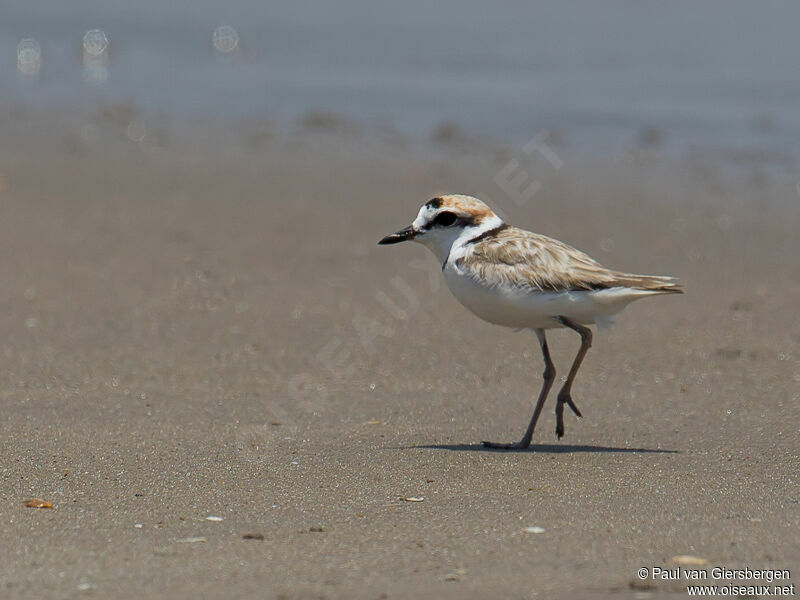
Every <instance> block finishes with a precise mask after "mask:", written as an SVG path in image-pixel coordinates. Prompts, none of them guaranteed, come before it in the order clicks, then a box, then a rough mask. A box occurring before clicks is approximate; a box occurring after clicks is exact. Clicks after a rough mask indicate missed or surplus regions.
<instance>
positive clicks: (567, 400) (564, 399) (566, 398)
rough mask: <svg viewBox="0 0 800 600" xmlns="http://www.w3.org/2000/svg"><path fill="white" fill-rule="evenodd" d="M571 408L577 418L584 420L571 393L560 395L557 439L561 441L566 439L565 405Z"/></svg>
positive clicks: (557, 415)
mask: <svg viewBox="0 0 800 600" xmlns="http://www.w3.org/2000/svg"><path fill="white" fill-rule="evenodd" d="M565 404H566V405H567V406H569V408H570V410H571V411H572V412H573V413H575V416H576V417H578V418H579V419H582V418H583V415H582V414H581V411H580V410H578V407H577V406H575V403H574V402H573V401H572V396H570V395H569V393H566V394H564V393H560V394H558V398H557V399H556V438H557V439H559V440H560V439H561V438H562V437H564V405H565Z"/></svg>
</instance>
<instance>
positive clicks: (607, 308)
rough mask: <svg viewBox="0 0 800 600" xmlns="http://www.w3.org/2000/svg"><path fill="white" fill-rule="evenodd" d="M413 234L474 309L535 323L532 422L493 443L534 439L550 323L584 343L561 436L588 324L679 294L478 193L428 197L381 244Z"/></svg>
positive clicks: (503, 320)
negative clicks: (531, 225)
mask: <svg viewBox="0 0 800 600" xmlns="http://www.w3.org/2000/svg"><path fill="white" fill-rule="evenodd" d="M407 240H413V241H415V242H419V243H420V244H423V245H424V246H427V247H428V248H430V249H431V250H432V251H433V253H434V254H435V255H436V257H437V258H438V259H439V261H440V262H441V263H442V273H443V274H444V280H445V282H446V283H447V287H448V288H449V289H450V291H451V292H452V293H453V295H454V296H455V297H456V298H457V299H458V301H459V302H461V304H463V305H464V306H465V307H467V308H468V309H469V310H470V311H472V312H473V313H474V314H475V315H477V316H478V317H480V318H481V319H483V320H484V321H488V322H489V323H494V324H496V325H503V326H505V327H512V328H514V329H532V330H533V331H534V333H535V334H536V336H537V337H538V338H539V345H540V346H541V349H542V355H543V356H544V367H545V368H544V374H543V375H542V377H543V378H544V383H543V384H542V389H541V391H540V392H539V398H538V400H537V402H536V408H535V409H534V411H533V417H532V418H531V421H530V424H529V425H528V429H527V430H526V431H525V435H524V436H523V437H522V439H521V440H520V441H519V442H516V443H512V444H501V443H496V442H483V445H484V446H487V447H489V448H502V449H516V448H527V447H528V446H530V443H531V438H532V437H533V430H534V428H535V427H536V421H538V420H539V415H540V414H541V412H542V408H543V407H544V403H545V400H546V399H547V394H548V393H549V392H550V388H551V386H552V385H553V381H554V380H555V377H556V370H555V367H554V366H553V361H552V360H551V359H550V351H549V349H548V347H547V338H546V337H545V330H547V329H553V328H555V327H568V328H569V329H572V330H574V331H576V332H578V334H580V336H581V347H580V349H579V350H578V354H577V355H576V356H575V360H574V361H573V362H572V367H571V368H570V370H569V374H568V375H567V380H566V382H565V383H564V386H563V387H562V388H561V391H559V393H558V398H557V400H556V436H557V437H558V438H559V439H561V437H563V435H564V405H565V404H566V405H567V406H569V407H570V409H571V410H572V412H574V413H575V415H576V416H578V417H581V416H582V415H581V412H580V410H578V407H577V406H576V405H575V403H574V402H573V401H572V396H571V391H572V382H573V381H574V380H575V375H577V373H578V369H579V368H580V366H581V362H583V358H584V356H586V352H587V351H588V350H589V348H590V347H591V345H592V330H591V329H589V328H588V327H587V325H598V326H599V327H603V326H607V325H611V324H612V323H613V317H614V315H615V314H616V313H618V312H619V311H621V310H622V309H623V308H625V307H626V306H627V305H628V304H629V303H631V302H633V301H634V300H638V299H639V298H645V297H647V296H654V295H660V294H682V293H683V290H681V288H680V285H679V284H678V283H677V282H676V280H675V279H674V278H673V277H659V276H655V275H632V274H630V273H621V272H619V271H612V270H611V269H607V268H605V267H603V266H602V265H600V263H598V262H597V261H595V260H594V259H592V258H590V257H589V256H587V255H586V254H584V253H583V252H581V251H579V250H576V249H575V248H573V247H571V246H568V245H567V244H565V243H563V242H559V241H558V240H555V239H553V238H549V237H546V236H544V235H539V234H537V233H531V232H530V231H525V230H524V229H519V228H517V227H512V226H511V225H508V224H507V223H504V222H503V220H502V219H501V218H500V217H498V216H497V215H496V214H494V213H493V212H492V210H491V209H490V208H489V207H488V206H487V205H486V204H484V203H483V202H481V201H480V200H478V199H477V198H473V197H471V196H462V195H458V194H451V195H447V196H440V197H438V198H434V199H433V200H430V201H428V202H426V203H425V204H424V205H423V206H422V208H420V210H419V214H418V215H417V218H416V219H415V220H414V222H413V223H412V224H411V225H410V226H409V227H406V228H405V229H401V230H400V231H398V232H396V233H392V234H391V235H387V236H386V237H384V238H383V239H382V240H381V241H379V242H378V243H379V244H396V243H398V242H404V241H407Z"/></svg>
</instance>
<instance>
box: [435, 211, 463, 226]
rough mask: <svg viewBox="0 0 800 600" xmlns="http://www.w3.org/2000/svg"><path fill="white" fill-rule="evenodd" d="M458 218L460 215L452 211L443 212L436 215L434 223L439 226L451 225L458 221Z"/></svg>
mask: <svg viewBox="0 0 800 600" xmlns="http://www.w3.org/2000/svg"><path fill="white" fill-rule="evenodd" d="M456 219H458V217H456V216H455V215H454V214H453V213H451V212H441V213H439V214H438V215H436V218H435V219H434V220H433V224H434V225H438V226H439V227H450V225H452V224H453V223H455V222H456Z"/></svg>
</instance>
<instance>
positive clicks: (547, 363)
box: [483, 329, 556, 450]
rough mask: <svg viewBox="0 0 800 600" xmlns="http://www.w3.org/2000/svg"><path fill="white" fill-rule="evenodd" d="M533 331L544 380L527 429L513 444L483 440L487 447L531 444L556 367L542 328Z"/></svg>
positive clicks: (517, 447) (525, 446)
mask: <svg viewBox="0 0 800 600" xmlns="http://www.w3.org/2000/svg"><path fill="white" fill-rule="evenodd" d="M534 331H535V332H536V337H538V338H539V345H540V346H541V347H542V356H543V357H544V373H542V378H543V379H544V382H543V383H542V389H541V391H540V392H539V399H538V400H537V401H536V408H535V409H534V410H533V417H531V422H530V424H529V425H528V429H527V430H526V431H525V435H524V436H522V439H521V440H520V441H518V442H516V443H513V444H501V443H497V442H483V445H484V446H486V447H487V448H500V449H502V450H517V449H524V448H527V447H528V446H530V445H531V438H532V437H533V430H534V428H535V427H536V421H538V420H539V415H540V414H541V413H542V408H544V401H545V400H547V394H548V393H549V392H550V388H551V387H552V386H553V381H554V380H555V378H556V368H555V366H554V365H553V361H552V359H551V358H550V349H549V348H548V347H547V338H546V337H545V335H544V329H535V330H534Z"/></svg>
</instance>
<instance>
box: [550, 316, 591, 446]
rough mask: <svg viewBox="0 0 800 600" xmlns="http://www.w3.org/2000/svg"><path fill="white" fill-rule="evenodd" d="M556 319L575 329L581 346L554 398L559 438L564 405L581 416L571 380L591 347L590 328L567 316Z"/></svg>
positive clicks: (562, 434) (573, 379) (561, 433)
mask: <svg viewBox="0 0 800 600" xmlns="http://www.w3.org/2000/svg"><path fill="white" fill-rule="evenodd" d="M556 321H558V322H559V323H561V324H562V325H564V327H569V328H570V329H573V330H575V331H577V332H578V333H579V334H580V336H581V347H580V349H579V350H578V354H577V355H576V356H575V360H574V361H572V367H570V370H569V375H567V381H566V383H564V387H562V388H561V391H559V392H558V398H556V437H557V438H558V439H561V438H562V437H564V405H565V404H566V405H567V406H569V407H570V408H571V409H572V412H574V413H575V415H576V416H577V417H582V416H583V415H582V414H581V411H579V410H578V407H577V406H575V403H574V402H573V401H572V396H571V395H570V393H571V391H572V382H573V381H575V375H577V374H578V369H580V367H581V363H582V362H583V358H584V356H586V353H587V352H588V351H589V348H591V347H592V330H591V329H589V328H588V327H584V326H583V325H580V324H579V323H576V322H575V321H573V320H572V319H569V318H567V317H556Z"/></svg>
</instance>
